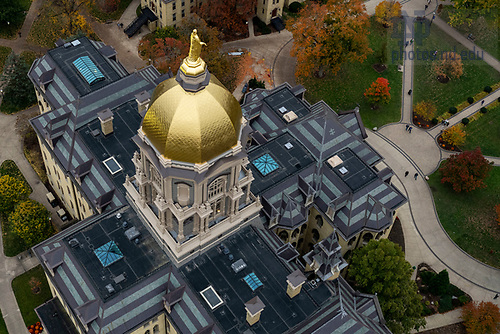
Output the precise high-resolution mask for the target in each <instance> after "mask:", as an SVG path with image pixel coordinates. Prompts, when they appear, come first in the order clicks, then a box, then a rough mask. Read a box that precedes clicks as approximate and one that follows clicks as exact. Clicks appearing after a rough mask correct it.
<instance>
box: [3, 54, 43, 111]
mask: <svg viewBox="0 0 500 334" xmlns="http://www.w3.org/2000/svg"><path fill="white" fill-rule="evenodd" d="M30 66H31V64H28V63H26V61H24V60H23V59H22V57H20V56H19V55H16V54H15V53H13V52H12V53H11V54H10V55H9V57H8V58H7V61H6V62H5V66H4V71H3V73H2V76H1V79H2V80H3V81H5V82H7V86H6V87H5V88H4V96H3V100H2V111H5V112H7V113H12V112H15V111H18V110H22V109H24V108H27V107H29V106H31V105H32V104H34V103H35V102H36V95H35V90H34V88H33V83H32V82H31V81H30V79H29V78H28V71H29V69H30Z"/></svg>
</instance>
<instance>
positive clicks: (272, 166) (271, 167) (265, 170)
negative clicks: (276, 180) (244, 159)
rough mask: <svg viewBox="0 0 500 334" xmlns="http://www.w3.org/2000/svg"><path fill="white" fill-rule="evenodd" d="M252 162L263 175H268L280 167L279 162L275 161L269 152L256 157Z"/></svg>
mask: <svg viewBox="0 0 500 334" xmlns="http://www.w3.org/2000/svg"><path fill="white" fill-rule="evenodd" d="M252 164H253V165H254V166H255V167H256V168H257V169H258V170H259V172H260V173H261V174H262V175H263V176H266V175H267V174H269V173H271V172H273V171H275V170H276V169H278V168H279V165H278V163H277V162H276V161H274V159H273V158H272V157H271V156H270V155H269V154H268V153H266V154H264V155H262V156H260V157H259V158H257V159H255V160H254V161H253V162H252Z"/></svg>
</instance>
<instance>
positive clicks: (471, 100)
mask: <svg viewBox="0 0 500 334" xmlns="http://www.w3.org/2000/svg"><path fill="white" fill-rule="evenodd" d="M467 102H469V104H473V103H474V98H473V97H470V96H469V97H468V98H467Z"/></svg>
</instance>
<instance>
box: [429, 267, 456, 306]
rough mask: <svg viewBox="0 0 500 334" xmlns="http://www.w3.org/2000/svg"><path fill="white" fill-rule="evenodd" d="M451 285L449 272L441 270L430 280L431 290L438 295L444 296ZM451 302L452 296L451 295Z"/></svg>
mask: <svg viewBox="0 0 500 334" xmlns="http://www.w3.org/2000/svg"><path fill="white" fill-rule="evenodd" d="M449 286H450V278H449V276H448V272H447V271H446V269H445V270H441V271H440V272H439V274H437V275H434V276H433V277H432V278H431V279H430V282H429V291H430V292H431V293H432V294H434V295H436V296H443V295H445V294H446V293H447V292H448V289H449ZM450 303H451V297H450Z"/></svg>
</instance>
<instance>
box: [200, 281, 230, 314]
mask: <svg viewBox="0 0 500 334" xmlns="http://www.w3.org/2000/svg"><path fill="white" fill-rule="evenodd" d="M200 294H201V296H202V297H203V299H205V301H206V302H207V304H208V305H209V306H210V308H211V309H212V310H214V309H215V308H217V307H218V306H220V305H222V304H223V303H224V302H223V301H222V299H221V298H220V297H219V295H218V294H217V292H215V290H214V288H213V287H212V286H211V285H210V286H209V287H208V288H206V289H205V290H203V291H201V292H200Z"/></svg>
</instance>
